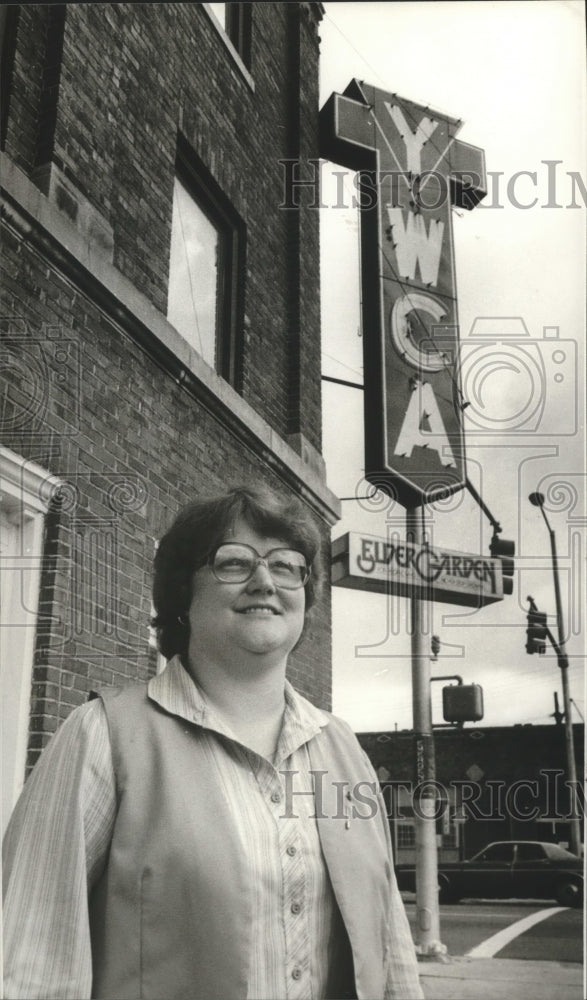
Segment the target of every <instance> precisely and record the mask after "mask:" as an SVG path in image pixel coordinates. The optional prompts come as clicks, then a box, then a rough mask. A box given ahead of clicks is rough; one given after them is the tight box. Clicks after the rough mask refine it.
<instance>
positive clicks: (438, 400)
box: [320, 80, 487, 507]
mask: <svg viewBox="0 0 587 1000" xmlns="http://www.w3.org/2000/svg"><path fill="white" fill-rule="evenodd" d="M460 125H461V123H460V121H458V120H457V119H456V118H452V117H450V116H448V115H446V114H444V113H442V112H437V111H434V110H432V109H431V108H430V107H423V106H421V105H418V104H415V103H414V102H413V101H409V100H406V99H405V98H403V97H398V95H397V94H389V93H387V92H385V91H382V90H379V89H377V88H376V87H372V86H370V85H369V84H365V83H362V82H359V81H358V80H352V81H351V83H350V84H349V86H348V87H347V88H346V90H345V92H344V94H332V96H331V97H330V98H329V100H328V101H327V102H326V104H325V105H324V107H323V108H322V111H321V112H320V129H321V137H320V142H321V146H320V153H321V155H322V156H324V157H326V158H327V159H329V160H332V161H333V162H334V163H340V164H342V165H343V166H346V167H351V169H353V170H356V171H358V173H359V191H360V192H361V193H362V194H363V197H362V198H361V199H360V201H359V204H360V205H365V208H362V209H361V282H362V287H363V295H362V309H363V348H364V368H365V392H364V400H365V475H366V478H367V479H370V480H371V481H372V482H373V483H374V484H375V485H377V486H379V487H381V488H384V489H385V488H387V489H388V492H389V493H390V494H391V495H393V496H395V497H396V498H397V499H398V500H399V502H400V503H402V504H403V505H404V506H406V507H416V506H419V505H420V504H423V503H426V502H429V501H431V500H434V499H435V497H439V496H442V495H446V493H447V492H449V493H451V492H455V491H456V490H459V489H462V488H463V486H464V485H465V483H466V468H465V458H464V437H463V428H462V419H461V413H462V402H463V400H462V394H461V389H460V385H459V374H458V335H457V331H458V316H457V297H456V282H455V274H454V255H453V243H452V206H453V205H456V206H458V207H460V208H466V209H471V208H474V207H475V205H476V204H478V202H479V201H481V199H482V198H484V197H485V194H486V193H487V192H486V184H485V159H484V155H483V151H482V150H481V149H478V148H477V147H475V146H470V145H468V144H467V143H464V142H461V141H460V140H458V139H457V138H456V135H457V132H458V130H459V128H460ZM374 190H375V191H376V193H377V207H376V209H373V207H372V206H373V199H372V195H373V191H374ZM367 206H369V208H367Z"/></svg>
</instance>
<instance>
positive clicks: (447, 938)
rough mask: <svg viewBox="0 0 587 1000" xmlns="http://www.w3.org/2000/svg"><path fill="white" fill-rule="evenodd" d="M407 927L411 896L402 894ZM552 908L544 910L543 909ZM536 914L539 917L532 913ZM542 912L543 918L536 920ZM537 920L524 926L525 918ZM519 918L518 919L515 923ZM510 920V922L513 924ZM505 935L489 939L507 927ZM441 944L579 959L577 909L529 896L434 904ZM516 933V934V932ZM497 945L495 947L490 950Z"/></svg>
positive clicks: (454, 951) (460, 950) (459, 949)
mask: <svg viewBox="0 0 587 1000" xmlns="http://www.w3.org/2000/svg"><path fill="white" fill-rule="evenodd" d="M402 895H403V898H404V902H405V905H406V911H407V914H408V919H409V921H410V926H411V927H412V932H413V931H414V926H415V912H416V905H415V896H414V895H413V894H412V893H403V894H402ZM550 910H551V911H552V913H548V911H550ZM537 914H540V915H541V918H540V919H538V918H537V917H536V915H537ZM542 917H544V919H542ZM532 919H535V920H537V922H536V923H534V924H533V925H532V926H529V927H528V924H529V923H531V920H532ZM519 921H524V922H525V923H524V924H518V922H519ZM514 925H515V926H514ZM508 929H509V933H506V935H505V936H506V938H507V937H511V939H510V940H509V941H507V940H504V939H502V938H500V939H498V940H496V941H495V942H492V941H489V939H491V938H492V937H493V935H495V934H498V933H500V932H503V931H507V930H508ZM440 931H441V940H442V943H443V944H445V945H446V947H447V949H448V953H449V955H468V954H469V953H470V952H471V951H473V949H478V948H479V946H481V945H484V952H485V955H486V957H495V958H500V959H502V958H512V959H513V958H516V959H528V960H538V959H539V960H541V961H552V962H577V963H579V964H580V963H582V961H583V913H582V911H581V910H575V909H563V908H560V907H557V906H556V905H555V904H552V905H550V904H548V903H545V902H543V901H535V900H533V901H531V900H509V899H508V900H503V899H501V900H468V901H464V902H461V903H456V904H453V905H445V906H441V907H440ZM518 932H520V933H518ZM496 945H497V950H494V948H495V946H496Z"/></svg>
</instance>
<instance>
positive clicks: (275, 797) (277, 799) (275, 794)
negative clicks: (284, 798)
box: [271, 792, 281, 802]
mask: <svg viewBox="0 0 587 1000" xmlns="http://www.w3.org/2000/svg"><path fill="white" fill-rule="evenodd" d="M271 801H272V802H281V792H271Z"/></svg>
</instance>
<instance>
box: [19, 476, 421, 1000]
mask: <svg viewBox="0 0 587 1000" xmlns="http://www.w3.org/2000/svg"><path fill="white" fill-rule="evenodd" d="M319 582H320V578H319V538H318V534H317V531H316V529H315V527H314V526H313V525H312V524H311V522H310V521H309V520H308V519H307V518H306V517H305V515H304V513H303V510H302V508H301V506H300V505H298V504H297V502H296V503H294V502H284V501H282V500H280V499H278V498H277V497H276V496H274V495H273V494H269V493H263V492H258V491H254V490H250V489H244V488H240V489H235V490H232V491H230V492H229V493H227V494H226V495H225V496H222V497H217V498H214V499H208V500H197V501H195V502H194V503H192V504H190V505H189V506H188V507H186V508H185V509H184V510H182V511H181V512H180V514H179V516H178V517H177V519H176V521H175V522H174V524H173V525H172V527H171V528H170V530H169V531H168V533H167V534H166V535H165V537H164V538H163V539H162V540H161V543H160V545H159V548H158V551H157V556H156V559H155V578H154V592H153V593H154V605H155V610H156V617H155V620H154V624H155V626H156V628H157V630H158V636H159V644H160V649H161V651H162V653H163V654H164V655H165V656H166V657H167V658H168V660H169V662H168V664H167V667H166V669H165V670H164V671H163V673H161V674H159V675H158V676H156V677H154V678H153V679H152V680H151V681H150V682H149V683H148V684H146V685H142V684H137V685H134V686H132V687H130V688H126V689H121V690H117V689H116V690H115V689H109V690H104V691H102V692H101V693H100V695H99V697H97V698H96V699H94V700H92V701H90V702H89V703H88V704H87V705H84V706H82V707H81V708H78V709H76V710H75V711H74V712H73V713H72V715H71V716H70V717H69V718H68V719H67V721H66V722H65V723H64V725H63V726H62V727H61V729H60V731H59V732H58V734H57V735H56V736H55V737H54V739H53V740H52V742H51V743H50V745H49V747H48V748H47V749H46V750H45V752H44V753H43V755H42V757H41V759H40V761H39V762H38V764H37V765H36V767H35V769H34V771H33V773H32V775H31V777H30V779H29V781H28V782H27V784H26V786H25V790H24V792H23V795H22V797H21V800H20V802H19V804H18V805H17V808H16V810H15V813H14V816H13V818H12V820H11V824H10V827H9V830H8V832H7V837H6V869H7V874H6V891H7V895H6V904H5V914H6V939H5V940H6V945H5V948H6V980H5V982H6V991H7V992H6V996H7V998H8V1000H18V998H23V1000H24V998H27V1000H30V998H33V997H44V998H48V997H53V998H59V1000H67V998H70V997H71V998H76V1000H78V998H81V997H97V998H102V997H103V998H113V997H116V998H117V1000H122V998H133V1000H134V998H139V997H141V998H143V997H144V998H157V1000H175V998H185V1000H188V998H189V1000H194V998H202V1000H211V998H218V1000H239V998H243V1000H245V998H246V1000H255V998H272V1000H276V998H288V1000H294V998H304V1000H306V998H310V997H317V998H321V997H323V998H325V997H332V998H343V997H361V998H362V997H366V998H367V997H368V998H371V1000H372V998H376V997H385V998H391V997H401V998H406V1000H408V998H412V997H414V998H416V997H418V998H419V997H421V996H422V993H421V990H420V986H419V983H418V977H417V966H416V961H415V955H414V948H413V945H412V940H411V936H410V931H409V927H408V925H407V920H406V917H405V913H404V910H403V906H402V903H401V899H400V897H399V894H398V891H397V887H396V884H395V878H394V874H393V866H392V861H391V854H390V846H389V833H388V827H387V820H386V817H385V810H384V808H383V807H382V805H381V799H380V798H378V797H377V792H376V783H375V777H374V773H373V771H372V769H371V767H370V765H369V763H368V761H367V759H366V757H365V755H364V754H363V752H362V750H361V748H360V747H359V744H358V743H357V741H356V739H355V737H354V735H353V733H352V732H351V730H350V728H349V727H348V726H347V725H346V724H345V723H343V722H342V721H340V720H338V719H336V718H334V717H333V716H331V715H329V714H328V713H326V712H322V711H319V710H318V709H316V708H315V707H314V706H312V705H311V704H310V703H309V702H308V701H306V700H305V699H304V698H302V697H301V696H300V695H298V694H297V693H296V692H295V691H294V689H293V688H292V687H291V685H290V684H289V683H288V682H287V681H286V677H285V674H286V666H287V659H288V655H289V653H290V652H291V651H292V649H293V648H294V647H295V646H296V644H297V643H298V642H299V640H300V637H301V635H302V631H303V628H304V622H305V618H306V615H307V612H308V611H309V609H310V607H311V605H312V603H313V602H314V600H315V598H316V593H317V588H318V586H319Z"/></svg>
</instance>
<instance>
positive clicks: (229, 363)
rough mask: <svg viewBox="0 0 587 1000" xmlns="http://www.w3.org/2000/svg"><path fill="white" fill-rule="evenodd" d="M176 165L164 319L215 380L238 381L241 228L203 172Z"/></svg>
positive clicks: (183, 163)
mask: <svg viewBox="0 0 587 1000" xmlns="http://www.w3.org/2000/svg"><path fill="white" fill-rule="evenodd" d="M187 160H188V157H187V156H186V157H183V156H182V157H181V158H180V160H179V161H178V172H177V176H176V179H175V185H174V191H173V218H172V224H171V252H170V260H169V290H168V303H167V318H168V319H169V321H170V323H173V325H174V326H175V328H176V329H177V330H178V332H179V333H181V335H182V337H185V339H186V340H187V341H188V343H189V344H190V345H191V346H192V347H193V348H194V350H195V351H197V353H198V354H199V355H200V356H201V357H202V358H203V359H204V361H206V362H207V363H208V364H209V365H210V366H211V367H212V368H215V369H216V371H217V372H218V374H219V375H222V377H223V378H225V379H227V381H229V382H231V384H233V385H234V386H235V387H237V384H238V376H239V343H238V341H237V331H239V330H240V327H241V313H242V309H241V300H242V273H243V266H242V260H241V258H242V254H243V247H244V227H243V225H242V222H241V220H240V219H239V218H238V216H237V215H236V213H235V212H234V209H233V208H232V206H231V205H230V203H229V202H228V200H227V199H226V198H225V197H224V196H223V194H222V192H221V191H220V190H219V189H218V188H217V186H216V185H215V184H214V183H213V182H212V180H211V179H210V178H205V177H204V171H203V170H201V169H199V168H196V167H195V166H194V165H193V163H192V165H191V166H188V165H187Z"/></svg>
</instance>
